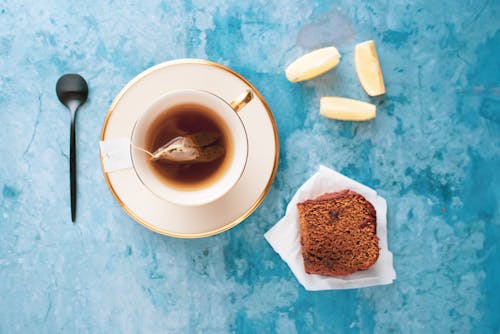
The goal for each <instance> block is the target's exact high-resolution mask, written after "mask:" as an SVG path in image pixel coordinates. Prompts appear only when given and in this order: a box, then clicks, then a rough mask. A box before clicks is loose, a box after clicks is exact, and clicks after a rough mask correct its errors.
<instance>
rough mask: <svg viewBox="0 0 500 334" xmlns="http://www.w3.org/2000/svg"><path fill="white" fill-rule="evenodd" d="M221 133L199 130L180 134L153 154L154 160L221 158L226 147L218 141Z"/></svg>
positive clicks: (199, 160)
mask: <svg viewBox="0 0 500 334" xmlns="http://www.w3.org/2000/svg"><path fill="white" fill-rule="evenodd" d="M219 137H220V133H217V132H197V133H194V134H191V135H185V136H178V137H175V138H174V139H172V140H170V141H169V142H168V143H166V144H165V145H163V146H161V147H160V148H158V149H157V150H156V151H154V152H153V153H152V154H151V160H152V161H162V160H163V161H168V162H177V163H200V162H210V161H214V160H216V159H218V158H220V157H221V156H222V155H223V154H224V153H225V149H224V147H223V146H222V145H220V144H219V143H217V140H218V139H219Z"/></svg>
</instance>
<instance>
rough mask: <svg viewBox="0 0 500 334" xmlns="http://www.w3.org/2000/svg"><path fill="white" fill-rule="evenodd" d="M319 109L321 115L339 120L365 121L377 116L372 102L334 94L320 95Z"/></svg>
mask: <svg viewBox="0 0 500 334" xmlns="http://www.w3.org/2000/svg"><path fill="white" fill-rule="evenodd" d="M319 110H320V114H321V115H323V116H325V117H327V118H332V119H337V120H340V121H367V120H370V119H373V118H375V116H377V108H376V106H375V105H374V104H371V103H366V102H362V101H358V100H353V99H347V98H344V97H336V96H324V97H322V98H321V100H320V108H319Z"/></svg>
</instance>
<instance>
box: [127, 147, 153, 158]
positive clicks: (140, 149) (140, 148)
mask: <svg viewBox="0 0 500 334" xmlns="http://www.w3.org/2000/svg"><path fill="white" fill-rule="evenodd" d="M130 146H132V148H134V149H136V150H139V151H141V152H143V153H146V154H147V155H149V156H150V157H151V158H152V157H153V153H151V152H149V151H148V150H146V149H144V148H142V147H139V146H137V145H135V144H134V143H130Z"/></svg>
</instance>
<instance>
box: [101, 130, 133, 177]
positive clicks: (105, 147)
mask: <svg viewBox="0 0 500 334" xmlns="http://www.w3.org/2000/svg"><path fill="white" fill-rule="evenodd" d="M99 146H100V147H101V155H102V164H103V167H104V171H105V172H106V173H109V172H113V171H115V170H120V169H128V168H132V158H131V157H130V140H129V139H128V138H116V139H110V140H106V141H101V142H99Z"/></svg>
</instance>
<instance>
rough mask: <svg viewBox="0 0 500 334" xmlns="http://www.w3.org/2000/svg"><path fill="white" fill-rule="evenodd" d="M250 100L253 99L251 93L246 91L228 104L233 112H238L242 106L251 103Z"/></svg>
mask: <svg viewBox="0 0 500 334" xmlns="http://www.w3.org/2000/svg"><path fill="white" fill-rule="evenodd" d="M252 99H253V93H252V91H251V90H247V91H246V92H243V93H242V94H241V95H240V96H238V97H237V98H235V99H234V100H232V101H231V103H229V104H230V105H231V108H233V109H234V111H236V112H238V111H240V110H241V109H242V108H243V107H244V106H246V105H247V104H248V102H250V101H252Z"/></svg>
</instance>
